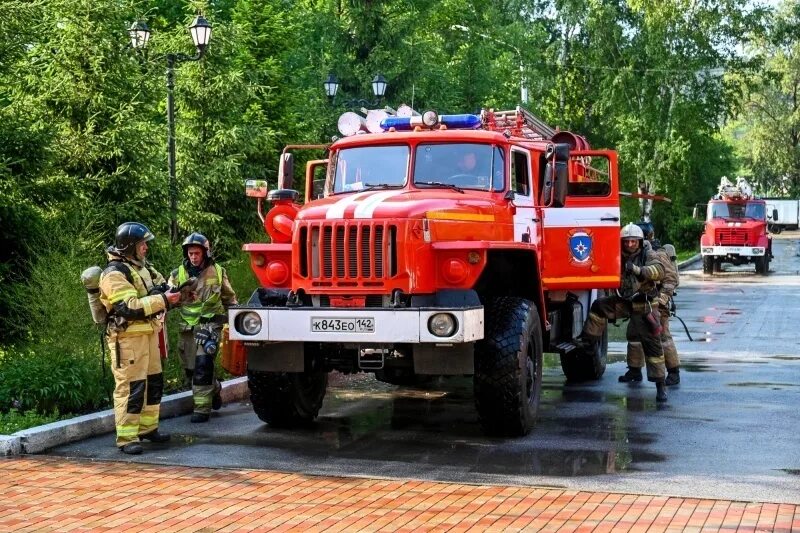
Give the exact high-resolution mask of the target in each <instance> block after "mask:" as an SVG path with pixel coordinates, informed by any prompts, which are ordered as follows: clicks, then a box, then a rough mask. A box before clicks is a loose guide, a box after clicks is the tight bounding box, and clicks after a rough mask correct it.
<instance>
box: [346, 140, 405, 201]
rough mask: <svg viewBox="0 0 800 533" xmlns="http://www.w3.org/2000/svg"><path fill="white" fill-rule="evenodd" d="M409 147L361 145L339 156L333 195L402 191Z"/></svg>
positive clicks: (348, 149)
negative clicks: (392, 189)
mask: <svg viewBox="0 0 800 533" xmlns="http://www.w3.org/2000/svg"><path fill="white" fill-rule="evenodd" d="M408 155H409V148H408V146H406V145H400V146H361V147H358V148H345V149H343V150H339V152H338V153H337V154H336V171H335V173H334V176H333V186H332V187H331V192H332V193H333V194H336V193H342V192H350V191H362V190H364V189H388V188H399V187H402V186H403V185H405V184H406V176H407V175H408Z"/></svg>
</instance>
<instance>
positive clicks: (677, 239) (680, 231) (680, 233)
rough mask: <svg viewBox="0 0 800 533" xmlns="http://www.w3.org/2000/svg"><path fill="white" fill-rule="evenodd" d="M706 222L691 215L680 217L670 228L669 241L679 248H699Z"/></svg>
mask: <svg viewBox="0 0 800 533" xmlns="http://www.w3.org/2000/svg"><path fill="white" fill-rule="evenodd" d="M703 226H704V223H703V222H702V221H699V220H695V219H693V218H690V217H684V218H680V219H678V220H677V221H675V223H674V224H673V225H672V227H670V228H669V229H668V233H669V238H670V240H669V241H666V242H670V243H672V245H673V246H675V248H676V249H677V250H697V249H698V248H699V247H700V234H701V233H703Z"/></svg>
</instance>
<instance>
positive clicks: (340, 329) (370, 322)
mask: <svg viewBox="0 0 800 533" xmlns="http://www.w3.org/2000/svg"><path fill="white" fill-rule="evenodd" d="M311 331H314V332H322V333H375V319H374V318H322V317H311Z"/></svg>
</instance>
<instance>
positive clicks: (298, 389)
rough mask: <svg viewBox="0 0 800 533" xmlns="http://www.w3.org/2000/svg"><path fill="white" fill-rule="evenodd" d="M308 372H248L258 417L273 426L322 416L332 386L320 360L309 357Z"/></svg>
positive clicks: (251, 395) (252, 398) (307, 359)
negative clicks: (329, 384) (322, 409)
mask: <svg viewBox="0 0 800 533" xmlns="http://www.w3.org/2000/svg"><path fill="white" fill-rule="evenodd" d="M309 351H312V350H310V349H309V348H308V345H307V348H306V371H305V372H265V371H260V370H252V369H250V368H248V369H247V384H248V386H249V387H250V403H252V405H253V411H255V413H256V415H257V416H258V418H260V419H261V420H262V421H263V422H266V423H267V424H269V425H270V426H273V427H293V426H296V425H299V424H304V423H309V422H312V421H313V420H314V419H315V418H316V417H317V414H319V410H320V408H321V407H322V400H323V399H324V398H325V391H326V389H327V386H328V373H327V372H325V370H324V368H323V365H322V360H321V358H319V357H309Z"/></svg>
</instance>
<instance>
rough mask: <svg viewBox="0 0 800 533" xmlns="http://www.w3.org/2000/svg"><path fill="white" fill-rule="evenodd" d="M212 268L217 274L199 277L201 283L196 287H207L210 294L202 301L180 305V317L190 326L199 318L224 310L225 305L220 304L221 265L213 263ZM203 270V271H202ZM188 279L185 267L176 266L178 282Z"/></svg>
mask: <svg viewBox="0 0 800 533" xmlns="http://www.w3.org/2000/svg"><path fill="white" fill-rule="evenodd" d="M213 266H214V270H215V271H216V273H217V275H216V277H215V278H212V277H208V276H204V277H203V278H201V279H200V283H201V285H200V286H199V287H198V289H203V288H208V289H209V290H210V291H211V294H210V295H209V296H208V298H206V299H205V300H202V301H199V300H198V301H197V302H194V303H185V304H183V305H182V306H181V308H180V309H181V318H182V319H183V321H184V322H186V323H187V324H189V325H190V326H195V325H197V324H198V323H199V322H200V319H201V318H212V317H214V315H221V314H223V313H224V312H225V307H224V306H223V305H222V300H221V299H220V292H221V291H222V267H221V266H219V265H218V264H216V263H214V264H213ZM204 272H205V271H204ZM201 275H202V274H201ZM188 280H189V273H188V272H187V271H186V267H185V266H184V265H181V266H179V267H178V284H179V285H180V284H182V283H185V282H186V281H188Z"/></svg>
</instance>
